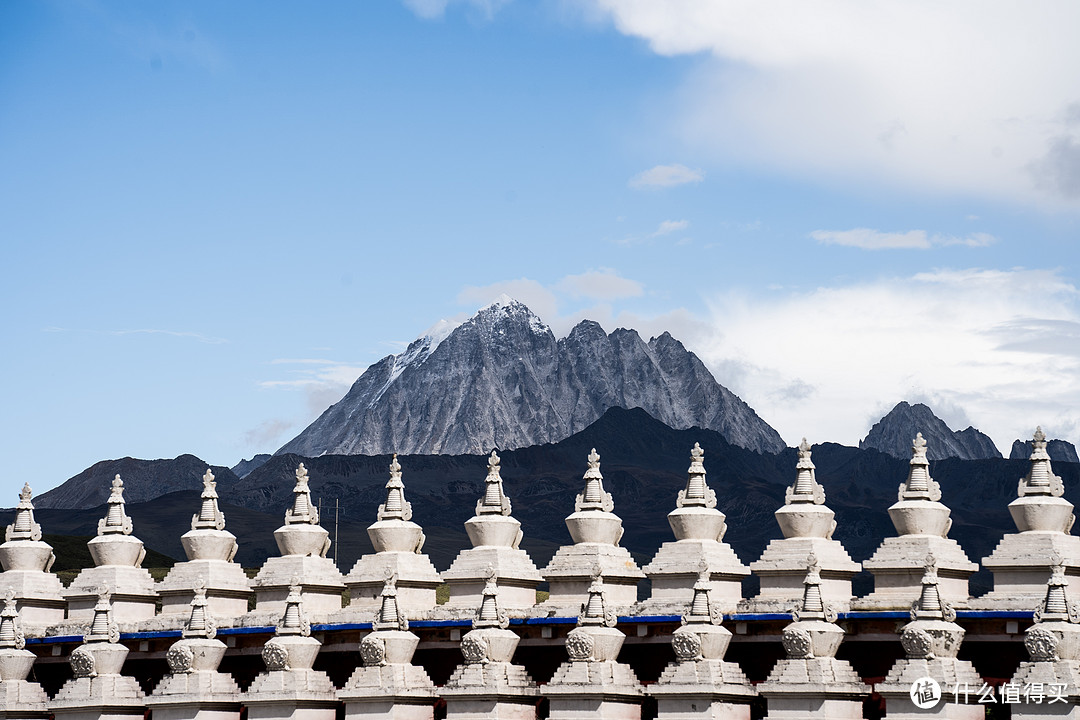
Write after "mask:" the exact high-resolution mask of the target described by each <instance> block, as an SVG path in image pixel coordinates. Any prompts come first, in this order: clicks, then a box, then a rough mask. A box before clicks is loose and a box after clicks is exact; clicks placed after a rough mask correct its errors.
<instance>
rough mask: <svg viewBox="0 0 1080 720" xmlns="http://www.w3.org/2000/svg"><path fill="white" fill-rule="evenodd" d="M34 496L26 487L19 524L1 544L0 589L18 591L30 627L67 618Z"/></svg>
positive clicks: (18, 508) (17, 598)
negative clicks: (35, 516)
mask: <svg viewBox="0 0 1080 720" xmlns="http://www.w3.org/2000/svg"><path fill="white" fill-rule="evenodd" d="M32 495H33V493H32V492H31V491H30V485H28V484H26V485H23V489H22V492H21V493H19V504H18V505H17V506H16V507H15V521H14V522H13V523H11V524H10V525H8V526H7V532H6V533H5V535H4V540H5V542H4V544H3V545H0V563H2V564H3V566H4V572H2V573H0V588H5V589H6V588H11V589H13V590H14V591H15V601H16V602H17V603H18V607H19V612H20V616H21V618H22V619H23V621H24V622H25V623H26V624H27V625H49V624H52V623H58V622H60V621H61V620H63V619H64V608H65V606H66V604H65V602H64V586H63V585H61V584H60V579H59V578H57V577H56V575H54V574H52V573H51V572H49V569H50V568H51V567H52V564H53V561H54V560H55V559H56V556H55V555H53V549H52V546H51V545H49V544H48V543H47V542H45V541H44V540H42V539H41V525H39V524H38V522H37V521H36V520H34V503H33V502H31V497H32Z"/></svg>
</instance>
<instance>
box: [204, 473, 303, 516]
mask: <svg viewBox="0 0 1080 720" xmlns="http://www.w3.org/2000/svg"><path fill="white" fill-rule="evenodd" d="M301 467H303V465H301ZM202 481H203V490H202V496H201V497H202V505H201V506H200V507H199V512H198V514H196V515H192V516H191V529H192V530H224V529H225V514H224V513H223V512H221V509H220V508H218V494H217V482H216V481H215V480H214V473H213V472H212V471H211V470H210V468H206V473H205V474H204V475H203V478H202ZM294 509H295V503H294Z"/></svg>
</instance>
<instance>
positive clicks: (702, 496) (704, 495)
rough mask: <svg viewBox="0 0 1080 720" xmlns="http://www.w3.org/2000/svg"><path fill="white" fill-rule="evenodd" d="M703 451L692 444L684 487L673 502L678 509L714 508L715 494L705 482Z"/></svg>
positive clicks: (698, 445)
mask: <svg viewBox="0 0 1080 720" xmlns="http://www.w3.org/2000/svg"><path fill="white" fill-rule="evenodd" d="M704 459H705V451H704V450H702V449H701V445H700V444H698V443H694V447H693V449H692V450H690V468H689V469H688V470H687V471H686V473H687V477H686V487H685V488H684V489H682V490H680V491H679V496H678V498H677V499H676V500H675V504H676V505H677V506H678V507H704V508H714V507H716V492H715V491H714V490H713V489H712V488H711V487H709V485H708V483H706V482H705V463H704Z"/></svg>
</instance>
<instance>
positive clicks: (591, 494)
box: [574, 448, 615, 512]
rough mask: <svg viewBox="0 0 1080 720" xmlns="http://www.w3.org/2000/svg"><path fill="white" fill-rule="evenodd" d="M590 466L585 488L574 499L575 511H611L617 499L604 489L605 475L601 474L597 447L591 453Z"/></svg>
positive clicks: (586, 473)
mask: <svg viewBox="0 0 1080 720" xmlns="http://www.w3.org/2000/svg"><path fill="white" fill-rule="evenodd" d="M588 460H589V467H588V469H587V470H586V471H585V476H584V480H585V489H584V490H582V491H581V493H580V494H579V495H578V496H577V499H576V500H575V501H574V512H581V511H583V510H600V511H603V512H611V511H612V510H614V509H615V501H614V499H612V497H611V493H609V492H608V491H607V490H605V489H604V476H603V475H601V474H600V455H599V454H597V452H596V448H593V449H592V451H591V452H590V453H589V459H588Z"/></svg>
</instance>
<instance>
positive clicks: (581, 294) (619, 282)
mask: <svg viewBox="0 0 1080 720" xmlns="http://www.w3.org/2000/svg"><path fill="white" fill-rule="evenodd" d="M557 287H558V288H559V289H560V290H562V291H563V292H565V293H566V294H568V295H570V297H573V298H589V299H591V300H618V299H621V298H628V297H639V296H641V295H642V294H643V293H644V289H643V288H642V286H641V283H639V282H637V281H635V280H630V279H629V278H624V277H620V276H619V274H618V273H617V272H615V271H614V270H612V269H611V268H600V269H599V270H589V271H588V272H584V273H581V274H580V275H567V276H566V277H564V278H563V279H562V280H560V281H559V283H558V285H557Z"/></svg>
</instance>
